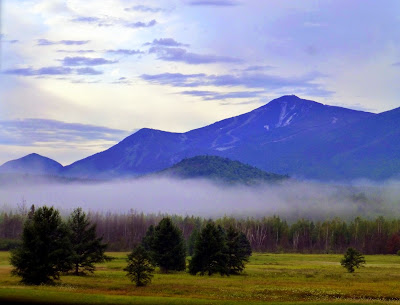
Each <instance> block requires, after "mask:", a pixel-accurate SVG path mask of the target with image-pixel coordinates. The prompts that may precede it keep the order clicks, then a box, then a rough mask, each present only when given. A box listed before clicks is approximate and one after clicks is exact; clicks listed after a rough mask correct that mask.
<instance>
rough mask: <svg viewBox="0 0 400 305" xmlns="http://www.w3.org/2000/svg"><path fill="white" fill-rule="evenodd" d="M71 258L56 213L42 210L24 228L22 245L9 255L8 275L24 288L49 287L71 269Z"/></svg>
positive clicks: (65, 230) (46, 208)
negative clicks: (19, 281)
mask: <svg viewBox="0 0 400 305" xmlns="http://www.w3.org/2000/svg"><path fill="white" fill-rule="evenodd" d="M71 257H72V246H71V241H70V236H69V230H68V228H67V226H66V225H65V224H64V223H63V222H62V220H61V217H60V214H59V212H58V211H57V210H55V209H54V208H53V207H51V208H48V207H46V206H44V207H41V208H38V209H37V210H36V211H33V210H32V215H31V218H28V219H27V221H26V222H25V224H24V229H23V233H22V245H21V247H19V248H17V249H16V250H15V251H13V252H12V254H11V264H12V265H13V266H14V269H13V270H12V274H13V275H17V276H20V277H22V282H23V283H26V284H34V285H39V284H47V283H52V282H53V280H57V279H59V277H60V273H61V272H66V271H68V270H69V269H70V268H71Z"/></svg>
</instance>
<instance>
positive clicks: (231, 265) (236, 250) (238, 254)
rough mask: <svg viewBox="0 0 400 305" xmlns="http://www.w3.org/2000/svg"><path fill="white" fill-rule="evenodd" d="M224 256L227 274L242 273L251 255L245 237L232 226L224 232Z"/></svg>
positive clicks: (248, 243)
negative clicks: (226, 259) (225, 256)
mask: <svg viewBox="0 0 400 305" xmlns="http://www.w3.org/2000/svg"><path fill="white" fill-rule="evenodd" d="M226 254H227V258H228V261H227V267H228V270H229V274H239V273H240V272H242V271H243V269H244V267H245V263H247V262H248V261H249V257H250V255H251V246H250V242H249V241H248V239H247V237H246V235H244V234H243V233H242V232H239V231H237V230H235V229H234V228H233V227H232V226H230V227H229V228H228V230H227V232H226Z"/></svg>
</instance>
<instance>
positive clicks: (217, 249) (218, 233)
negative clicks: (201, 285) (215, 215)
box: [189, 222, 229, 275]
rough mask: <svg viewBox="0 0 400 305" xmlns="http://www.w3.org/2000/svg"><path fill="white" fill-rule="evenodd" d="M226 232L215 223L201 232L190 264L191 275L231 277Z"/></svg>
mask: <svg viewBox="0 0 400 305" xmlns="http://www.w3.org/2000/svg"><path fill="white" fill-rule="evenodd" d="M226 253H227V247H226V240H225V236H224V231H223V229H222V228H221V227H220V226H218V227H217V226H216V225H215V224H214V223H213V222H209V223H207V225H206V226H205V227H204V228H203V230H201V232H200V234H199V235H198V238H197V240H196V243H195V247H194V254H193V257H192V259H191V260H190V262H189V273H190V274H192V275H196V274H197V273H200V275H204V274H208V275H212V274H214V273H219V274H221V275H229V268H228V256H227V254H226Z"/></svg>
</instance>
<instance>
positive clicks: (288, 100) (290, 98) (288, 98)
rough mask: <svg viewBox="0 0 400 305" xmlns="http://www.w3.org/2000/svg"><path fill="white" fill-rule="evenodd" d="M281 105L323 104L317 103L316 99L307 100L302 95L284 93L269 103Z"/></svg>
mask: <svg viewBox="0 0 400 305" xmlns="http://www.w3.org/2000/svg"><path fill="white" fill-rule="evenodd" d="M270 104H271V105H275V104H278V105H281V104H291V105H295V104H298V105H299V104H303V105H304V104H309V105H311V104H318V105H322V104H321V103H317V102H315V101H311V100H306V99H302V98H300V97H298V96H297V95H283V96H281V97H278V98H276V99H273V100H272V101H270V102H269V103H268V104H267V105H270Z"/></svg>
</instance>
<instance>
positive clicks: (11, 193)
mask: <svg viewBox="0 0 400 305" xmlns="http://www.w3.org/2000/svg"><path fill="white" fill-rule="evenodd" d="M24 201H25V202H26V205H27V206H30V205H31V204H35V205H37V206H41V205H49V206H55V207H56V208H58V209H60V210H62V211H64V212H69V211H71V210H72V209H73V208H76V207H82V208H83V209H84V210H86V211H89V210H90V211H99V212H115V213H128V212H129V211H130V210H135V211H137V212H144V213H163V214H178V215H195V216H202V217H211V218H216V217H221V216H223V215H227V216H235V217H264V216H272V215H279V216H281V217H284V218H287V219H297V218H301V217H304V218H308V219H326V218H333V217H335V216H339V217H342V218H348V219H351V218H353V217H355V216H364V217H374V216H376V215H384V216H387V217H400V182H399V181H387V182H385V183H379V184H378V183H372V182H369V181H357V182H355V183H352V184H350V185H349V184H347V185H344V184H342V185H340V184H322V183H318V182H305V181H300V182H299V181H287V182H284V183H280V184H276V185H268V184H265V185H260V186H256V187H249V186H221V185H217V184H214V183H211V182H209V181H204V180H176V179H167V178H162V179H160V178H156V179H137V180H126V181H114V182H104V183H90V184H89V183H85V184H78V183H69V184H57V183H53V184H36V185H33V184H20V185H7V186H1V187H0V207H2V209H17V208H18V206H21V204H22V203H23V202H24Z"/></svg>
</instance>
